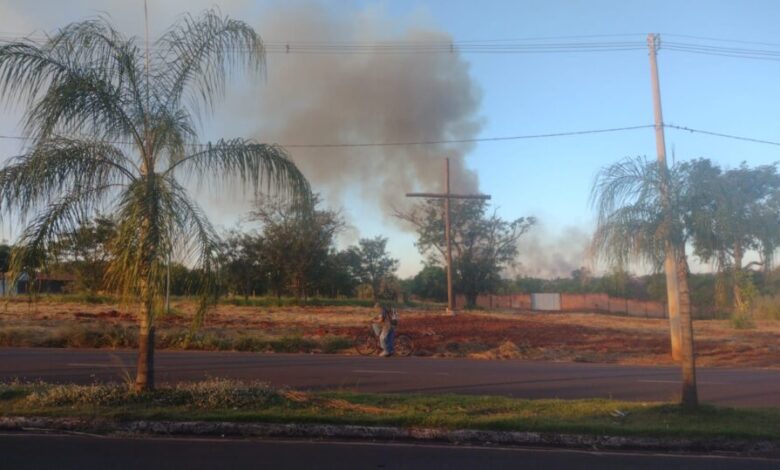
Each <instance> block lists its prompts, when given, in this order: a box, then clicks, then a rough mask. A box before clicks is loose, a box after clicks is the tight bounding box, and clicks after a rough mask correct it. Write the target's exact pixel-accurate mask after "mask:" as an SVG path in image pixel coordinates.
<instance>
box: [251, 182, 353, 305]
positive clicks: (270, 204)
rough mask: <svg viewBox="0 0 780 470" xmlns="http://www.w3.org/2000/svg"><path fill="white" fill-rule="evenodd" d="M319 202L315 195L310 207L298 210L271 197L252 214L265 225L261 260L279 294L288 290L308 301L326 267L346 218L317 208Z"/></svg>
mask: <svg viewBox="0 0 780 470" xmlns="http://www.w3.org/2000/svg"><path fill="white" fill-rule="evenodd" d="M319 203H320V200H319V197H317V196H314V197H313V203H312V205H311V207H310V208H309V209H308V210H298V209H297V208H296V207H294V206H291V205H289V204H285V203H283V202H279V201H272V200H269V201H265V202H262V203H259V204H258V205H257V207H256V208H255V210H254V212H252V215H251V217H252V218H253V219H254V220H257V221H259V222H260V223H261V224H262V227H263V228H262V235H263V238H264V240H265V248H264V250H263V253H264V255H263V260H262V262H263V263H264V264H265V265H266V266H267V269H268V272H269V273H270V275H269V278H270V281H271V285H272V287H273V288H274V290H275V291H276V294H277V295H278V296H279V295H281V294H282V292H283V291H284V290H285V289H289V290H290V291H291V292H292V293H293V294H294V295H295V296H296V297H297V298H298V299H299V300H300V299H304V300H305V299H306V298H307V296H308V295H309V294H310V292H311V291H312V290H313V289H315V288H316V280H317V279H318V278H319V277H320V276H321V275H322V274H323V272H324V271H325V270H326V268H327V261H328V255H329V254H330V251H331V248H332V247H333V243H334V241H335V236H336V234H337V233H338V232H339V231H341V230H342V229H343V227H344V221H343V219H342V217H341V215H340V214H339V213H338V212H335V211H331V210H326V209H318V208H317V206H318V205H319Z"/></svg>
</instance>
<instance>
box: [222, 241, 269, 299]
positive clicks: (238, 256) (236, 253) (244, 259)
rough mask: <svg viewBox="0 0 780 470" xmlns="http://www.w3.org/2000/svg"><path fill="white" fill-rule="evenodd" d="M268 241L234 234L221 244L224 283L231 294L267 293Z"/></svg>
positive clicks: (245, 295) (245, 296)
mask: <svg viewBox="0 0 780 470" xmlns="http://www.w3.org/2000/svg"><path fill="white" fill-rule="evenodd" d="M264 250H265V240H264V239H263V237H262V236H260V235H259V234H256V233H242V232H239V231H236V230H234V231H231V232H229V233H228V235H227V237H226V238H225V240H224V242H223V243H222V253H223V256H222V263H223V267H222V273H223V275H222V282H223V283H225V284H226V286H227V288H228V291H229V292H232V293H237V294H240V295H243V296H244V298H245V299H247V298H249V296H250V295H253V294H255V293H257V292H258V291H259V292H260V293H262V292H264V291H265V288H266V278H267V270H266V267H265V265H264V264H263V262H262V261H263V253H264Z"/></svg>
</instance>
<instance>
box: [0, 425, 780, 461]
mask: <svg viewBox="0 0 780 470" xmlns="http://www.w3.org/2000/svg"><path fill="white" fill-rule="evenodd" d="M44 449H45V451H42V450H44ZM0 455H2V465H3V468H8V469H56V470H68V469H78V470H81V469H85V468H111V469H124V468H127V469H138V468H143V469H144V470H154V469H162V470H174V469H177V468H182V469H188V470H193V469H199V468H208V469H212V468H273V469H302V468H312V469H318V470H327V469H351V468H357V469H382V470H392V469H425V470H435V469H446V470H458V469H474V468H478V469H486V470H487V469H502V468H513V469H514V468H546V469H558V468H561V469H571V470H576V469H594V468H597V469H600V470H607V469H613V468H630V469H632V470H641V469H656V468H663V469H664V470H674V469H688V470H699V469H701V470H720V469H723V470H725V469H736V470H741V469H776V468H777V466H778V464H780V462H778V461H777V460H774V461H773V460H769V459H761V458H735V457H733V456H713V455H668V454H651V453H614V452H613V453H605V452H585V451H572V450H563V449H525V448H505V447H467V446H466V447H464V446H452V445H416V444H404V443H394V444H393V443H391V444H375V443H359V442H332V441H278V440H252V439H197V438H181V439H172V438H154V439H150V438H117V437H97V436H95V437H93V436H62V435H46V434H29V433H25V434H0Z"/></svg>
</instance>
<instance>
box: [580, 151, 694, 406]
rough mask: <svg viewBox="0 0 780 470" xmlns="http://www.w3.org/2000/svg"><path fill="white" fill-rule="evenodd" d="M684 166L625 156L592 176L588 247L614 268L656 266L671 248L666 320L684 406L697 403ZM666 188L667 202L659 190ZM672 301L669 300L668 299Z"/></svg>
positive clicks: (662, 261) (660, 263) (659, 264)
mask: <svg viewBox="0 0 780 470" xmlns="http://www.w3.org/2000/svg"><path fill="white" fill-rule="evenodd" d="M685 183H686V172H685V171H684V167H681V166H675V167H673V168H672V169H671V170H667V169H666V168H665V167H664V168H663V169H662V168H661V167H659V165H658V163H656V162H650V161H648V160H647V159H645V158H642V157H637V158H627V159H625V160H623V161H620V162H618V163H615V164H613V165H610V166H608V167H606V168H604V169H602V171H601V172H599V174H598V175H597V177H596V180H595V182H594V185H593V189H592V191H591V203H592V205H594V206H595V207H596V208H597V210H598V224H597V227H596V232H595V234H594V237H593V242H592V250H593V252H594V254H598V255H601V256H603V257H605V258H606V259H607V260H609V261H611V262H614V263H615V264H617V265H618V266H625V265H626V264H627V263H628V262H629V261H634V260H641V261H645V262H647V263H649V264H650V265H651V266H654V267H655V268H656V269H660V267H661V266H662V265H663V263H664V259H665V253H667V251H668V250H670V249H671V250H672V253H673V258H672V259H674V260H675V265H676V266H674V267H673V268H676V269H673V271H672V272H671V273H667V281H668V280H669V275H671V276H674V277H673V278H672V280H674V279H675V277H676V280H677V284H678V293H679V305H680V309H679V315H680V317H679V324H677V325H676V324H675V322H674V321H673V319H672V318H670V329H671V334H672V336H674V335H675V334H676V332H677V331H679V333H680V345H681V348H680V349H681V357H680V362H681V366H682V372H683V387H682V404H683V405H684V406H691V407H692V406H696V405H697V404H698V393H697V387H696V366H695V359H694V355H693V324H692V321H691V303H690V292H689V289H688V261H687V257H686V255H685V244H686V239H685V237H686V230H685V226H684V220H685V217H684V215H685V209H686V201H687V199H686V198H687V193H686V184H685ZM663 187H665V188H668V194H669V199H668V201H669V202H668V204H667V203H665V201H664V199H663V198H662V195H661V194H662V193H661V190H662V188H663ZM669 301H670V302H671V301H673V299H671V298H670V299H669Z"/></svg>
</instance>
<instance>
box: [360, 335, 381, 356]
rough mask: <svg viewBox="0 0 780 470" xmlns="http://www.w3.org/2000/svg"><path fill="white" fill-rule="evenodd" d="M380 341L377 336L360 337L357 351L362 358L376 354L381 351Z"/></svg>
mask: <svg viewBox="0 0 780 470" xmlns="http://www.w3.org/2000/svg"><path fill="white" fill-rule="evenodd" d="M378 341H379V340H378V339H377V338H376V336H374V335H372V334H370V333H368V334H365V335H363V336H358V338H357V339H356V340H355V351H357V352H358V354H360V355H361V356H370V355H372V354H376V353H377V351H378V350H379V344H378Z"/></svg>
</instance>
